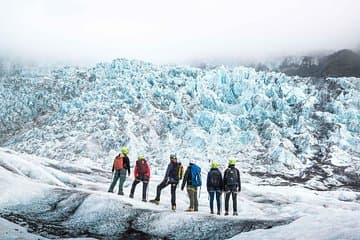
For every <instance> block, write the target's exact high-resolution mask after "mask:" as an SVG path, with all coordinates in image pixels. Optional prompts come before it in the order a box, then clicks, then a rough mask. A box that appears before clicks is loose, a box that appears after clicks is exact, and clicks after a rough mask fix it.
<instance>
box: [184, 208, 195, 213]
mask: <svg viewBox="0 0 360 240" xmlns="http://www.w3.org/2000/svg"><path fill="white" fill-rule="evenodd" d="M193 211H194V209H192V208H188V209H186V210H185V212H193Z"/></svg>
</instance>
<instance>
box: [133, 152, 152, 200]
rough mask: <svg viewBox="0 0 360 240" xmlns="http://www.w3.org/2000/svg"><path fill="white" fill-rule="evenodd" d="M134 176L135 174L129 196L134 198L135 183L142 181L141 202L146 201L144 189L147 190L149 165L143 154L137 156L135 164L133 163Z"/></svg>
mask: <svg viewBox="0 0 360 240" xmlns="http://www.w3.org/2000/svg"><path fill="white" fill-rule="evenodd" d="M134 176H135V180H134V182H133V184H132V186H131V191H130V196H129V197H130V198H134V192H135V188H136V185H137V184H138V183H139V182H143V195H142V200H143V202H146V190H147V187H148V184H149V180H150V167H149V164H148V163H147V161H146V160H145V158H144V156H143V155H139V156H138V160H137V161H136V164H135V169H134Z"/></svg>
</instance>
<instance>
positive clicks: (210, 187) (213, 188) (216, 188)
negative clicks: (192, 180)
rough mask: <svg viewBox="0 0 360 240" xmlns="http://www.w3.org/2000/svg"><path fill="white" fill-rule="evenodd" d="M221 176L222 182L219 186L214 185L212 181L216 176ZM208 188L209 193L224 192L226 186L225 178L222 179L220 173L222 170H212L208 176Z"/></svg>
mask: <svg viewBox="0 0 360 240" xmlns="http://www.w3.org/2000/svg"><path fill="white" fill-rule="evenodd" d="M217 173H219V174H220V179H219V180H220V182H219V185H214V184H212V182H211V181H210V179H211V178H212V177H213V175H214V174H217ZM206 188H207V190H208V192H211V191H222V190H223V188H224V186H223V178H222V174H221V172H220V170H219V169H218V168H211V169H210V171H209V173H208V175H207V180H206Z"/></svg>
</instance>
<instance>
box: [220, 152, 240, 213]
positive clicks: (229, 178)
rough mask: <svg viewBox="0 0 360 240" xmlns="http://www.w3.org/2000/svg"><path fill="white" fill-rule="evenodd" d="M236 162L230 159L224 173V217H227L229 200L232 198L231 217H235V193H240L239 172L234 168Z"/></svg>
mask: <svg viewBox="0 0 360 240" xmlns="http://www.w3.org/2000/svg"><path fill="white" fill-rule="evenodd" d="M235 163H236V161H235V160H234V159H230V161H229V166H228V168H227V169H226V170H225V173H224V190H225V216H227V215H229V199H230V195H231V196H232V201H233V215H234V216H237V215H238V213H237V199H236V197H237V193H238V192H240V191H241V183H240V171H239V170H238V169H237V168H236V167H235Z"/></svg>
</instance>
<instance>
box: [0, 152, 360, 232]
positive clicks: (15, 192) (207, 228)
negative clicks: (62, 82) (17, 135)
mask: <svg viewBox="0 0 360 240" xmlns="http://www.w3.org/2000/svg"><path fill="white" fill-rule="evenodd" d="M0 160H1V161H0V217H2V218H5V219H7V220H10V221H11V222H14V223H16V224H18V225H20V226H22V227H23V228H19V229H20V231H19V233H16V232H15V231H13V230H11V229H9V226H10V228H16V226H14V225H13V224H10V225H9V224H8V223H6V222H5V221H3V220H2V219H1V218H0V236H2V235H1V234H5V235H4V236H6V238H4V239H11V237H14V238H15V237H17V236H19V234H20V236H23V237H24V238H26V237H27V236H28V238H29V239H32V237H33V235H31V234H28V233H26V229H27V230H28V231H29V232H32V233H36V234H40V235H41V236H44V237H48V238H51V239H53V238H57V237H59V236H62V237H94V238H96V239H162V238H163V239H225V238H229V237H233V236H235V235H238V234H239V235H238V236H236V237H240V239H241V237H243V236H244V238H245V239H247V238H246V237H248V239H262V238H264V239H266V237H271V236H273V238H277V236H292V237H293V238H294V239H303V238H302V236H303V235H301V232H303V231H305V230H308V231H307V232H306V235H304V236H306V237H307V239H317V238H320V237H321V238H320V239H332V238H334V239H336V237H337V238H340V239H341V237H340V236H344V237H343V238H342V239H356V238H353V236H357V234H358V230H357V228H358V226H359V223H358V221H354V219H357V218H358V215H359V212H360V205H359V199H360V194H359V193H357V192H353V191H349V190H346V191H345V190H342V191H313V190H309V189H306V188H303V187H301V186H293V187H289V186H284V187H280V186H277V187H275V186H261V185H260V184H258V183H257V180H256V178H254V177H252V176H250V175H245V174H244V175H243V177H242V179H243V187H242V189H243V190H242V192H241V193H240V194H238V202H239V206H238V212H239V216H237V217H232V216H228V217H225V216H216V215H215V216H214V215H210V214H209V206H208V198H207V196H206V192H205V191H204V190H202V194H201V197H200V198H199V212H196V213H186V212H184V210H185V209H186V208H187V207H188V204H189V201H188V198H187V194H186V193H185V192H183V191H180V190H178V191H177V211H176V212H173V211H170V189H169V188H167V189H164V190H163V191H162V196H161V202H160V205H158V206H157V205H154V204H151V203H144V202H142V201H140V200H141V191H140V190H141V189H139V187H138V188H137V191H136V192H135V198H134V199H130V198H128V197H127V196H118V195H116V194H111V193H107V192H105V191H106V190H107V187H108V186H109V184H110V175H108V178H107V181H104V178H103V174H104V172H101V171H99V170H96V169H91V168H89V169H87V168H83V167H78V166H76V165H73V164H70V163H68V164H66V166H62V165H61V163H60V164H56V162H54V161H53V160H50V159H46V158H39V157H35V156H29V155H27V154H19V153H16V152H13V151H10V150H7V149H2V148H0ZM24 161H26V162H27V165H26V166H27V168H30V169H32V174H28V175H25V174H23V173H26V171H24V169H23V168H21V167H19V166H20V165H21V164H22V163H24ZM51 169H52V170H57V171H50V170H51ZM45 172H48V174H45ZM59 172H61V173H62V174H59ZM49 175H50V176H53V177H55V178H57V176H62V177H61V178H58V180H59V181H60V182H62V183H63V184H62V185H61V186H59V184H58V183H57V182H54V181H52V180H51V179H52V178H50V177H49ZM42 176H44V177H42ZM45 176H46V177H45ZM89 176H90V177H89ZM87 178H89V179H87ZM161 179H162V176H159V175H158V174H155V173H154V175H153V176H152V178H151V181H150V185H149V198H152V197H154V193H155V189H156V185H157V184H158V183H159V182H160V181H161ZM129 180H130V181H131V180H133V178H132V177H130V179H129ZM127 181H128V180H127ZM129 188H130V186H129V185H127V184H125V188H124V192H125V193H126V194H128V193H129V190H130V189H129ZM332 216H334V217H332ZM329 219H330V220H329ZM293 220H296V221H294V222H293ZM280 225H284V226H280ZM277 226H280V227H277ZM314 226H316V228H315V227H314ZM339 226H341V228H339ZM2 229H5V230H4V231H5V232H2ZM256 229H265V230H263V231H256ZM304 229H305V230H304ZM317 229H318V230H319V231H317ZM254 230H255V231H254ZM248 231H252V232H251V233H246V232H248ZM6 232H8V233H9V234H8V235H6ZM243 234H244V235H243ZM319 234H320V235H319ZM260 236H262V237H260ZM327 236H328V237H329V238H327ZM15 239H16V238H15ZM26 239H27V238H26ZM268 239H270V238H268ZM280 239H281V238H280Z"/></svg>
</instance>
